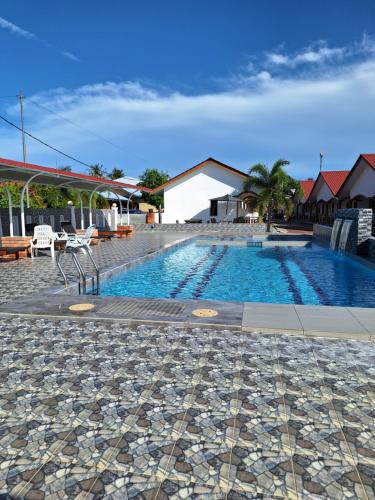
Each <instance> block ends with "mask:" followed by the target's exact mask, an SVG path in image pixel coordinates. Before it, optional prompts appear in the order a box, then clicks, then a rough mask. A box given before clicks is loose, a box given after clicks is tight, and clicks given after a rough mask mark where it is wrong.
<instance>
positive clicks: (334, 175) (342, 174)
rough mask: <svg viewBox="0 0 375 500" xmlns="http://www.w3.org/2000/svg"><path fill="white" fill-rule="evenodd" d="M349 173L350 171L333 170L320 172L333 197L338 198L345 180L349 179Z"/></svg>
mask: <svg viewBox="0 0 375 500" xmlns="http://www.w3.org/2000/svg"><path fill="white" fill-rule="evenodd" d="M349 172H350V170H331V171H325V172H320V175H321V176H322V177H323V179H324V181H325V182H326V184H327V186H328V187H329V189H330V190H331V192H332V194H333V196H336V194H337V193H338V191H339V189H340V187H341V186H342V185H343V183H344V182H345V179H346V178H347V177H348V175H349Z"/></svg>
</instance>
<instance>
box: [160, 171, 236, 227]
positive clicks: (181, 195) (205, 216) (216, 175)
mask: <svg viewBox="0 0 375 500" xmlns="http://www.w3.org/2000/svg"><path fill="white" fill-rule="evenodd" d="M244 181H245V177H241V176H240V175H237V174H235V173H233V172H230V171H229V170H226V169H224V168H222V167H219V166H217V165H216V164H215V163H212V162H207V164H206V165H205V166H204V167H202V168H201V169H199V170H195V171H194V172H192V173H190V174H188V175H186V176H184V177H182V178H181V179H179V180H178V181H176V182H175V183H173V184H172V185H171V186H168V187H167V188H165V190H164V214H163V222H164V223H166V224H171V223H172V224H173V223H175V222H176V220H178V221H179V222H180V223H183V222H184V221H185V220H187V219H202V220H203V221H204V222H206V221H207V220H209V219H210V199H212V198H217V197H218V196H224V195H226V194H233V195H236V194H239V193H241V192H242V191H243V184H244ZM220 205H225V204H223V203H219V212H218V217H217V220H218V221H220V216H221V215H223V214H222V213H221V214H220V210H221V207H220ZM229 206H230V208H233V207H234V204H233V205H232V207H231V205H229ZM223 209H224V211H225V207H223Z"/></svg>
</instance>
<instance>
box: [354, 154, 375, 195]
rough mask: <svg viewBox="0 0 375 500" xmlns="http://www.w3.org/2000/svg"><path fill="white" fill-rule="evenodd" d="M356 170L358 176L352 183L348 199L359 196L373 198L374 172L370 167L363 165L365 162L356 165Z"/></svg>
mask: <svg viewBox="0 0 375 500" xmlns="http://www.w3.org/2000/svg"><path fill="white" fill-rule="evenodd" d="M358 170H359V175H358V176H356V179H355V181H354V182H353V185H352V188H351V190H350V198H354V197H355V196H359V195H362V196H366V197H367V198H371V197H372V196H375V170H374V169H373V168H371V167H370V165H367V164H365V162H363V163H362V164H361V165H358ZM353 174H354V172H353ZM353 177H354V175H353Z"/></svg>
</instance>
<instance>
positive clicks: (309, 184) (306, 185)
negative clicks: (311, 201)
mask: <svg viewBox="0 0 375 500" xmlns="http://www.w3.org/2000/svg"><path fill="white" fill-rule="evenodd" d="M299 183H300V186H301V188H302V191H303V196H304V198H305V200H307V198H308V197H309V196H310V193H311V190H312V188H313V187H314V183H315V181H313V180H310V179H308V180H307V181H299Z"/></svg>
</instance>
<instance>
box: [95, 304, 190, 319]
mask: <svg viewBox="0 0 375 500" xmlns="http://www.w3.org/2000/svg"><path fill="white" fill-rule="evenodd" d="M184 310H185V306H184V305H183V304H175V303H169V302H154V301H137V302H126V301H124V302H112V303H109V304H106V305H105V306H103V307H101V308H100V313H105V314H116V315H119V316H177V315H178V314H181V313H182V312H183V311H184Z"/></svg>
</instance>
